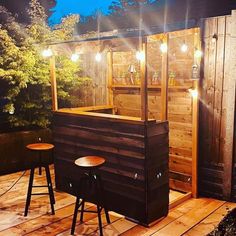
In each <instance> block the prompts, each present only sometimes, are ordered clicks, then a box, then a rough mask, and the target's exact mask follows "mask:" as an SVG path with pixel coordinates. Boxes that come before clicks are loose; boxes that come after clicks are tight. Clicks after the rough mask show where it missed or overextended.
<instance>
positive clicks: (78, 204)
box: [71, 197, 81, 235]
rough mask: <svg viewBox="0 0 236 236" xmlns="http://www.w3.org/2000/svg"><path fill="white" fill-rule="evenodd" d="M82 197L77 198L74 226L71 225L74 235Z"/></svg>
mask: <svg viewBox="0 0 236 236" xmlns="http://www.w3.org/2000/svg"><path fill="white" fill-rule="evenodd" d="M80 205H81V203H80V198H79V197H77V198H76V203H75V210H74V216H73V221H72V226H71V234H72V235H74V232H75V225H76V219H77V214H78V209H79V207H80Z"/></svg>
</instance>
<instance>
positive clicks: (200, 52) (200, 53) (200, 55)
mask: <svg viewBox="0 0 236 236" xmlns="http://www.w3.org/2000/svg"><path fill="white" fill-rule="evenodd" d="M194 54H195V57H197V58H199V57H202V51H201V50H199V49H197V50H196V51H195V53H194Z"/></svg>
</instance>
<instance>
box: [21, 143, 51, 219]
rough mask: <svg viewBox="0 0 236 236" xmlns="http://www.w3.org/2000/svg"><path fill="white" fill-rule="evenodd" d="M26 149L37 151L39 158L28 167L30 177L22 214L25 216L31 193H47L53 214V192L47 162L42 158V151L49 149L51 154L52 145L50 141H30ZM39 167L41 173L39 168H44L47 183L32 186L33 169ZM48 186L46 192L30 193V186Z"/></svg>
mask: <svg viewBox="0 0 236 236" xmlns="http://www.w3.org/2000/svg"><path fill="white" fill-rule="evenodd" d="M26 148H27V149H29V150H30V151H33V152H37V153H38V155H39V160H38V161H37V162H34V163H33V164H32V166H31V169H30V179H29V185H28V192H27V198H26V205H25V214H24V216H27V214H28V209H29V206H30V200H31V196H32V195H49V200H50V205H51V209H52V215H54V214H55V211H54V204H55V198H54V194H53V188H52V181H51V175H50V171H49V163H48V162H47V161H45V160H42V153H43V152H47V151H51V152H52V154H53V148H54V145H53V144H50V143H32V144H29V145H27V146H26ZM38 167H39V174H40V175H41V168H42V167H44V168H45V172H46V178H47V185H36V186H33V181H34V170H35V168H38ZM43 187H47V188H48V193H32V188H43Z"/></svg>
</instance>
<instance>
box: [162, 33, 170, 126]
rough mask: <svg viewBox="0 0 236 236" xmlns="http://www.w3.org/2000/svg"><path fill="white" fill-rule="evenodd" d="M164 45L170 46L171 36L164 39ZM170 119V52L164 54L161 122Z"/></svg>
mask: <svg viewBox="0 0 236 236" xmlns="http://www.w3.org/2000/svg"><path fill="white" fill-rule="evenodd" d="M163 43H166V44H167V46H169V35H168V34H166V35H165V36H164V37H163ZM167 119H168V51H167V52H163V53H162V68H161V120H162V121H165V120H167Z"/></svg>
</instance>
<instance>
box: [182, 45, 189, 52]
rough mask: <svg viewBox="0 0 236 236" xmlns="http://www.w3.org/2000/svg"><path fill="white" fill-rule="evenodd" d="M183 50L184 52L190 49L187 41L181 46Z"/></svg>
mask: <svg viewBox="0 0 236 236" xmlns="http://www.w3.org/2000/svg"><path fill="white" fill-rule="evenodd" d="M181 51H182V52H187V51H188V45H187V44H186V43H184V44H183V45H182V46H181Z"/></svg>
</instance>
